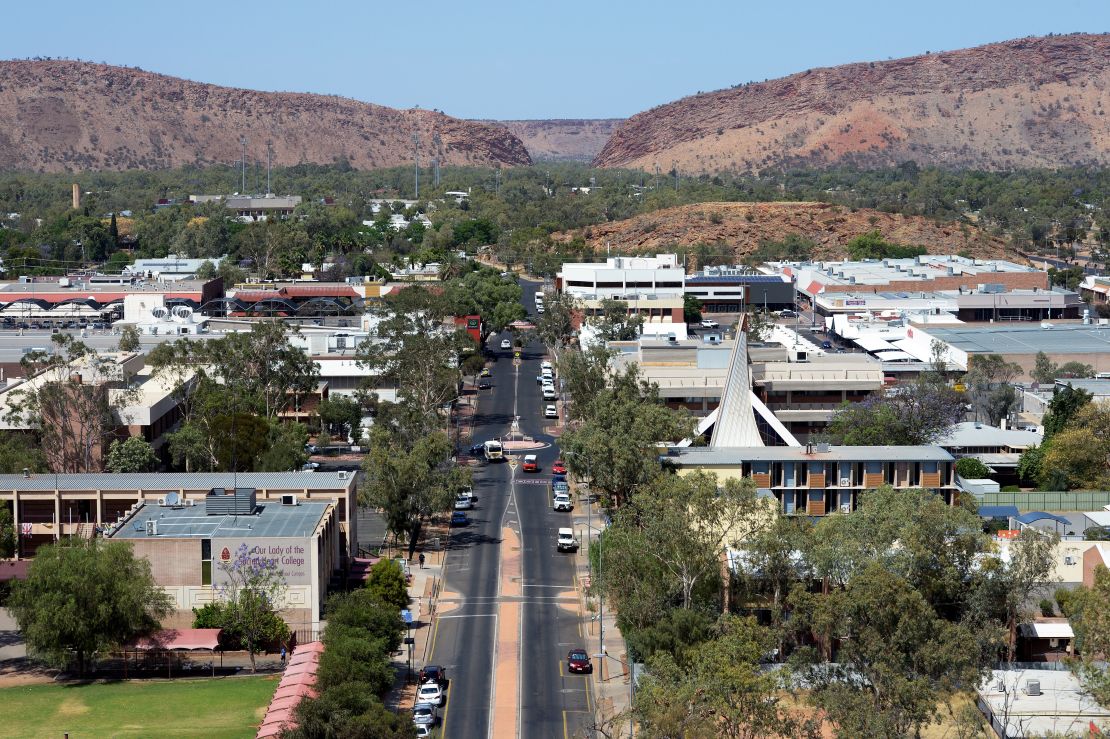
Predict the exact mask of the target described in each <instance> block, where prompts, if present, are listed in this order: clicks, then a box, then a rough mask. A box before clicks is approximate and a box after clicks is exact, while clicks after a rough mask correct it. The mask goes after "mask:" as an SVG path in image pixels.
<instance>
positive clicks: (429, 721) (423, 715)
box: [412, 703, 436, 726]
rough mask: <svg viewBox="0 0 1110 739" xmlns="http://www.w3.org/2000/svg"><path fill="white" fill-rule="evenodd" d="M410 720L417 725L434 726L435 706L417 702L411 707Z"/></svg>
mask: <svg viewBox="0 0 1110 739" xmlns="http://www.w3.org/2000/svg"><path fill="white" fill-rule="evenodd" d="M412 722H413V723H414V724H416V725H417V726H435V723H436V707H435V706H433V705H432V704H430V703H417V704H416V705H415V706H413V707H412Z"/></svg>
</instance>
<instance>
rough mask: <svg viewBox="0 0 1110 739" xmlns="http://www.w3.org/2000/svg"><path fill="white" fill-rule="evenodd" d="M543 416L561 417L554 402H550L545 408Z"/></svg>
mask: <svg viewBox="0 0 1110 739" xmlns="http://www.w3.org/2000/svg"><path fill="white" fill-rule="evenodd" d="M543 417H544V418H558V417H559V409H558V408H556V407H555V404H554V403H548V404H547V406H546V407H545V408H544V409H543Z"/></svg>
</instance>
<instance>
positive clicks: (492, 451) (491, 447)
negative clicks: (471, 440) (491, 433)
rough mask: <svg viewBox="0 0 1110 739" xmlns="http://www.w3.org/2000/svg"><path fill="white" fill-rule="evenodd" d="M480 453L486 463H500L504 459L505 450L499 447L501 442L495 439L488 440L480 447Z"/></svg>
mask: <svg viewBox="0 0 1110 739" xmlns="http://www.w3.org/2000/svg"><path fill="white" fill-rule="evenodd" d="M482 446H483V449H482V453H483V454H484V455H485V457H486V461H488V462H500V461H501V460H503V459H504V458H505V450H504V448H503V447H502V446H501V442H500V441H497V440H496V439H490V440H489V441H487V442H486V443H485V444H483V445H482Z"/></svg>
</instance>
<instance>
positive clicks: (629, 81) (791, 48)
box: [0, 0, 1110, 119]
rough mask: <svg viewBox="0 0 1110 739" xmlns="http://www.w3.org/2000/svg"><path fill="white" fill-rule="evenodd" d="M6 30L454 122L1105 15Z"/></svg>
mask: <svg viewBox="0 0 1110 739" xmlns="http://www.w3.org/2000/svg"><path fill="white" fill-rule="evenodd" d="M900 6H902V7H900ZM4 24H5V26H6V29H7V30H6V31H5V32H4V33H3V35H2V38H3V42H2V43H0V56H2V57H4V58H25V57H33V56H60V57H70V58H80V59H85V60H89V61H97V62H100V61H103V62H108V63H110V64H122V65H127V66H138V67H142V68H143V69H146V70H149V71H153V72H160V73H163V74H170V75H175V76H180V77H186V78H189V79H193V80H198V81H202V82H210V83H214V84H221V85H230V86H235V87H246V88H252V89H260V90H288V91H297V92H318V93H331V94H338V95H344V96H347V97H352V98H356V99H359V100H365V101H369V102H376V103H381V104H383V105H390V106H394V107H402V108H404V107H411V106H415V105H419V106H421V107H424V108H437V109H440V110H443V111H444V112H446V113H448V114H450V115H455V116H460V117H464V118H502V119H507V118H603V117H624V116H628V115H631V114H633V113H636V112H639V111H641V110H646V109H647V108H650V107H652V106H654V105H659V104H661V103H665V102H668V101H670V100H674V99H676V98H679V97H682V96H684V95H689V94H693V93H695V92H697V91H699V90H714V89H719V88H722V87H728V86H729V85H733V84H736V83H740V82H748V81H751V80H763V79H767V78H774V77H781V76H784V75H787V74H792V73H794V72H800V71H802V70H805V69H809V68H812V67H821V66H833V65H836V64H843V63H846V62H854V61H870V60H880V59H886V58H888V57H900V56H910V55H914V54H921V53H924V52H925V51H927V50H930V51H940V50H946V49H959V48H963V47H967V46H975V45H978V44H984V43H989V42H992V41H1002V40H1005V39H1009V38H1016V37H1019V36H1029V35H1044V34H1047V33H1068V32H1072V31H1083V32H1089V33H1102V32H1105V31H1110V2H1107V0H1051V1H1050V2H1046V1H1045V0H1007V1H999V0H961V1H959V2H957V1H953V0H926V1H925V2H915V1H913V0H882V1H880V0H839V1H832V0H794V2H781V1H779V2H774V1H772V2H760V3H754V2H751V0H732V2H727V1H716V0H685V1H681V0H680V1H679V2H674V1H673V0H672V1H671V2H656V1H655V0H641V1H640V2H625V1H624V0H619V1H617V0H592V1H583V0H516V2H510V1H508V0H498V1H496V2H494V1H492V0H457V1H456V2H440V0H426V1H425V2H419V3H414V2H404V1H403V0H402V1H397V0H394V1H393V2H386V3H382V2H374V1H373V0H364V1H363V2H347V1H337V2H320V1H319V0H317V2H305V1H304V0H300V1H299V2H296V3H293V2H289V3H286V2H284V1H282V0H274V1H272V2H267V3H259V2H224V3H206V2H203V1H200V2H198V1H196V0H194V1H193V2H173V1H172V0H170V1H169V2H166V1H164V0H161V1H158V0H156V1H155V2H142V3H138V2H111V1H102V2H87V0H83V1H82V2H80V3H78V2H57V1H54V2H49V1H45V0H40V2H37V3H34V2H20V3H18V4H10V5H6V7H5V10H4Z"/></svg>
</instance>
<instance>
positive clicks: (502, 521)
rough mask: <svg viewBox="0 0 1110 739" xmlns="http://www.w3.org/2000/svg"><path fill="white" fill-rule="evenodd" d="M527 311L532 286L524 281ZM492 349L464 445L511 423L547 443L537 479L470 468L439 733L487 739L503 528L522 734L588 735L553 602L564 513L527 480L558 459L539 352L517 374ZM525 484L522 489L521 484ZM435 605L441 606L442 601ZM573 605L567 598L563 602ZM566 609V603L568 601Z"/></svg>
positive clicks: (439, 649)
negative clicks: (470, 504)
mask: <svg viewBox="0 0 1110 739" xmlns="http://www.w3.org/2000/svg"><path fill="white" fill-rule="evenodd" d="M522 284H523V286H524V289H525V294H524V301H525V305H526V306H527V307H528V309H529V311H531V310H532V308H533V306H534V297H533V296H534V293H535V290H536V288H537V286H538V283H527V282H525V283H522ZM508 337H509V334H507V333H506V334H503V335H498V336H493V337H491V339H490V346H491V347H493V348H494V351H495V352H496V354H497V356H498V359H497V361H496V362H495V363H494V364H493V366H492V368H491V369H492V375H493V377H492V380H491V383H492V385H493V387H492V389H491V390H489V391H486V392H485V393H484V394H483V396H482V397H481V399H480V401H479V405H478V415H477V416H476V418H475V424H474V434H473V437H472V443H478V442H480V441H484V440H485V439H489V438H493V437H496V436H500V435H502V434H504V433H505V432H507V431H508V430H509V427H510V424H511V422H512V420H513V417H514V416H519V419H520V428H521V430H522V431H523V432H524V433H525V434H526V435H529V436H532V437H534V438H536V439H537V440H540V441H543V442H544V443H546V444H548V446H547V447H545V448H544V449H541V450H539V451H538V452H537V455H538V457H539V460H540V464H541V467H542V471H541V472H540V473H539V474H535V475H533V474H528V475H525V474H524V473H523V472H522V471H521V469H520V467H517V468H516V469H515V470H513V469H512V468H510V466H509V465H507V464H491V465H485V466H482V467H477V468H474V470H473V471H474V492H475V495H476V497H477V501H476V506H475V508H474V509H473V510H472V511H471V512H470V523H469V525H468V526H466V527H459V528H457V529H456V530H455V531H454V532H453V534H452V537H451V544H450V549H449V550H448V554H447V559H446V569H445V574H444V578H445V591H447V592H446V598H449V597H451V595H450V594H451V593H452V592H453V593H458V594H459V597H460V601H461V602H460V603H459V606H458V607H457V608H455V609H454V610H450V611H446V612H444V611H443V608H444V606H443V605H441V607H440V610H441V615H440V617H439V620H438V623H437V626H436V630H435V635H434V637H433V639H434V642H433V644H432V651H431V656H430V661H431V662H432V663H437V664H441V665H444V666H445V667H446V668H447V676H448V678H449V680H450V687H449V689H448V697H447V702H446V704H445V705H444V707H443V708H442V709H441V716H442V734H443V736H444V737H448V738H449V739H488V737H489V735H490V730H491V725H492V723H491V718H490V706H491V698H492V681H493V674H494V668H495V665H494V663H493V651H494V644H495V641H496V628H497V619H496V618H495V616H496V610H497V602H498V601H497V598H498V595H497V593H498V578H499V555H500V539H501V527H502V525H507V526H512V527H513V528H515V529H516V530H517V532H518V533H519V534H520V539H521V548H522V577H523V582H522V586H523V588H522V592H523V596H522V597H521V598H518V599H516V600H519V601H521V602H522V616H521V665H520V673H519V674H520V685H519V692H518V695H519V698H520V735H521V736H522V737H568V736H587V735H588V732H587V727H588V726H589V725H590V724H591V723H592V720H593V718H592V713H591V709H592V703H591V697H590V693H589V685H588V683H589V678H588V677H586V676H581V675H574V676H570V675H567V674H566V666H565V657H566V653H567V652H568V651H569V650H570V649H571V648H573V647H577V646H586V645H585V643H584V641H583V639H582V637H581V636H580V629H581V619H580V618H579V617H578V616H577V615H576V614H575V613H573V612H572V610H569V609H568V608H562V607H560V606H559V605H557V604H556V599H557V598H558V596H559V595H560V594H563V595H567V594H569V593H570V592H571V591H573V590H574V561H575V560H574V555H572V554H561V553H559V552H557V551H556V548H555V537H556V530H557V529H558V528H559V527H560V526H571V525H572V521H571V518H572V515H573V514H567V513H558V514H557V513H555V512H553V511H552V510H551V506H550V501H549V497H548V496H549V492H548V488H547V487H546V486H545V485H540V484H535V482H534V481H537V480H543V481H546V480H548V479H549V478H550V474H551V473H550V469H551V464H552V462H554V461H555V459H557V457H558V450H557V448H556V447H555V446H554V439H553V438H552V437H550V436H547V435H546V434H545V433H544V426H545V424H546V423H554V422H553V421H546V422H545V420H544V418H543V417H542V416H543V406H544V405H545V402H544V401H543V400H542V398H541V396H540V392H539V385H538V384H537V383H536V376H537V375H538V374H539V372H540V362H541V361H542V359H543V346H542V345H541V344H539V343H534V344H532V345H529V346H527V347H525V348H524V351H523V352H522V356H521V360H522V361H521V366H520V367H519V369H514V367H513V363H512V354H511V352H508V351H500V350H499V349H497V347H498V346H499V344H500V342H501V339H502V338H508ZM524 480H528V481H529V482H524ZM446 598H441V603H444V604H445V603H446ZM570 600H572V599H570ZM567 605H568V606H570V607H571V608H572V607H573V603H572V602H571V603H567Z"/></svg>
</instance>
